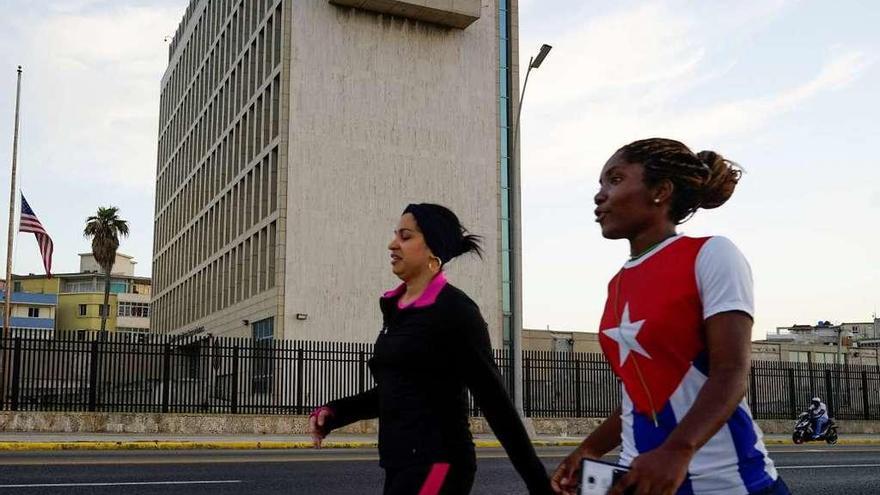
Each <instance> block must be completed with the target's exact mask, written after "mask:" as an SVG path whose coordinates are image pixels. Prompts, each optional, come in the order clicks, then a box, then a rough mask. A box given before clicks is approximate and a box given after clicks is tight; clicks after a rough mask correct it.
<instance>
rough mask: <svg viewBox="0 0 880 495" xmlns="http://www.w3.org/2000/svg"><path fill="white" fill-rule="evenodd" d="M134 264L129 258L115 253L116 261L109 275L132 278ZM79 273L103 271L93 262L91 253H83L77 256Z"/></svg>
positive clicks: (93, 258)
mask: <svg viewBox="0 0 880 495" xmlns="http://www.w3.org/2000/svg"><path fill="white" fill-rule="evenodd" d="M135 264H136V263H135V261H134V259H133V258H132V257H131V256H127V255H124V254H120V253H116V260H115V261H114V262H113V268H111V269H110V273H113V274H117V275H129V276H133V275H134V265H135ZM79 271H81V272H98V273H103V272H104V269H103V268H101V265H99V264H98V262H97V261H95V257H94V256H93V255H92V254H91V253H83V254H80V255H79Z"/></svg>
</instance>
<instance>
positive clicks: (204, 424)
mask: <svg viewBox="0 0 880 495" xmlns="http://www.w3.org/2000/svg"><path fill="white" fill-rule="evenodd" d="M603 420H604V418H559V419H557V418H531V421H532V424H533V425H534V427H535V431H536V433H538V434H539V435H553V436H572V437H583V436H586V435H588V434H589V433H590V432H592V431H593V430H594V429H595V428H596V427H597V426H598V425H599V424H601V422H602V421H603ZM837 423H838V425H839V427H840V428H839V431H840V433H841V435H846V434H877V433H880V421H842V420H841V421H838V422H837ZM758 424H759V425H760V427H761V429H762V430H763V432H764V433H766V434H783V435H787V434H789V433H791V429H792V427H793V426H794V421H793V420H758ZM308 431H309V430H308V416H277V415H276V416H261V415H249V414H240V415H224V414H213V415H212V414H208V415H205V414H138V413H57V412H8V411H3V412H0V432H40V433H50V432H51V433H165V434H182V435H224V434H225V435H235V434H267V435H271V434H274V435H284V434H291V435H304V434H307V433H308ZM377 431H378V424H377V421H376V420H368V421H359V422H357V423H354V424H352V425H349V426H347V427H346V428H344V429H342V430H338V431H337V432H338V433H363V434H375V433H376V432H377ZM471 431H473V432H474V433H491V432H492V430H491V428H490V427H489V425H488V424H487V423H486V421H485V420H484V419H483V418H471ZM331 439H332V437H331Z"/></svg>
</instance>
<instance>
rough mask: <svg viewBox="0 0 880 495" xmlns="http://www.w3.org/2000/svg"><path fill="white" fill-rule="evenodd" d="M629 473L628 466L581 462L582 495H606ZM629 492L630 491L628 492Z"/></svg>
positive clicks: (600, 462)
mask: <svg viewBox="0 0 880 495" xmlns="http://www.w3.org/2000/svg"><path fill="white" fill-rule="evenodd" d="M627 471H629V468H628V467H626V466H621V465H618V464H611V463H610V462H602V461H594V460H593V459H583V460H581V491H580V495H606V494H607V493H608V490H610V489H611V487H612V486H614V483H617V480H619V479H620V478H623V475H625V474H626V473H627ZM627 491H628V492H629V491H630V490H627Z"/></svg>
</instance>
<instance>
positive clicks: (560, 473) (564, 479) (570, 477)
mask: <svg viewBox="0 0 880 495" xmlns="http://www.w3.org/2000/svg"><path fill="white" fill-rule="evenodd" d="M584 457H586V458H589V459H598V458H599V457H598V456H596V455H592V454H589V453H588V452H586V451H585V450H584V449H582V448H581V447H578V448H577V449H575V450H574V452H572V453H571V454H568V457H566V458H565V459H563V460H562V462H560V463H559V466H558V467H557V468H556V470H555V471H553V475H552V476H551V477H550V487H551V488H553V491H554V492H556V493H560V494H563V495H577V488H578V479H579V478H580V471H581V459H583V458H584Z"/></svg>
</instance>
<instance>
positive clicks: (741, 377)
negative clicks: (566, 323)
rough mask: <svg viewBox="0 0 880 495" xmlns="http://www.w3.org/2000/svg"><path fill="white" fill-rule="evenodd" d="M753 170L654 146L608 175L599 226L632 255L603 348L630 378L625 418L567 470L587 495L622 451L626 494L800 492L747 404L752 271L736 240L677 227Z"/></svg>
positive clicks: (625, 154) (615, 286)
mask: <svg viewBox="0 0 880 495" xmlns="http://www.w3.org/2000/svg"><path fill="white" fill-rule="evenodd" d="M739 178H740V170H739V168H738V167H737V166H736V165H735V164H734V163H732V162H730V161H728V160H726V159H724V158H723V157H721V156H720V155H718V154H716V153H714V152H711V151H703V152H700V153H697V154H694V153H693V152H692V151H691V150H690V149H688V147H687V146H685V145H684V144H682V143H680V142H678V141H673V140H670V139H660V138H652V139H645V140H641V141H636V142H634V143H631V144H628V145H626V146H624V147H623V148H621V149H620V150H618V151H617V152H616V153H615V154H614V156H612V157H611V158H610V159H609V160H608V163H606V164H605V166H604V168H603V169H602V172H601V176H600V179H599V184H600V190H599V192H598V193H597V194H596V196H595V202H596V221H597V222H598V223H599V225H600V226H601V228H602V235H603V236H604V237H605V238H608V239H627V240H629V243H630V254H631V257H630V259H629V261H627V262H626V263H625V264H624V266H623V268H621V270H620V271H619V272H618V273H617V275H615V276H614V278H612V279H611V282H610V283H609V284H608V299H607V301H606V304H605V311H604V314H603V316H602V321H601V324H600V328H599V331H600V332H599V342H600V344H601V346H602V351H603V353H604V354H605V357H606V359H608V361H609V363H610V364H611V367H612V369H613V370H614V372H615V374H616V375H617V376H618V378H619V379H620V381H621V384H622V388H621V395H622V400H621V404H620V407H619V409H618V410H617V411H616V412H615V413H614V414H612V415H611V416H610V417H609V418H608V419H606V420H605V421H604V422H603V423H602V425H601V426H599V428H597V429H596V430H595V431H594V432H593V433H592V434H591V435H589V436H588V437H587V438H586V439H585V440H584V441H583V442H582V443H581V445H580V446H579V447H578V448H577V449H576V450H575V451H574V452H572V453H571V454H570V455H569V456H568V457H567V458H566V459H565V460H564V461H563V462H562V463H561V464H560V465H559V467H558V468H557V469H556V472H555V473H554V475H553V479H552V485H553V488H554V490H555V491H556V492H558V493H574V490H575V489H576V486H577V482H578V470H579V469H580V459H581V458H583V457H589V458H600V457H602V455H604V454H605V453H607V452H609V451H611V450H612V449H614V448H615V447H617V446H620V447H621V454H620V462H621V464H623V465H628V466H630V468H631V470H630V471H629V473H628V474H627V475H626V476H625V477H624V478H623V479H621V480H620V481H619V482H618V483H617V485H615V487H614V488H613V489H612V491H611V492H610V493H611V494H612V495H618V494H623V493H635V494H638V495H661V494H662V495H666V494H695V495H754V494H762V495H764V494H768V495H769V494H772V495H777V494H788V493H789V491H788V489H787V488H786V486H785V483H784V482H783V481H782V479H781V478H780V477H779V476H778V474H777V472H776V469H775V467H774V465H773V461H771V460H770V458H769V457H768V455H767V450H766V449H765V447H764V443H763V441H762V433H761V430H760V429H759V428H758V426H757V425H756V424H755V422H754V421H753V420H752V417H751V415H750V413H749V408H748V405H747V404H746V401H745V398H744V396H745V391H746V383H747V377H748V370H749V361H750V350H751V331H752V315H753V314H754V303H753V292H752V275H751V270H750V268H749V265H748V262H747V261H746V260H745V258H744V257H743V255H742V253H740V251H739V250H738V249H737V248H736V246H735V245H734V244H733V243H732V242H731V241H730V240H728V239H726V238H724V237H707V238H692V237H686V236H683V235H679V234H677V233H676V229H675V227H676V225H678V224H680V223H682V222H683V221H685V220H687V219H689V218H690V217H691V216H692V215H693V214H694V213H695V212H696V211H697V210H698V209H700V208H706V209H708V208H717V207H719V206H721V205H722V204H724V203H725V202H726V201H727V199H728V198H729V197H730V196H731V194H732V193H733V191H734V188H735V187H736V184H737V182H738V181H739Z"/></svg>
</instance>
